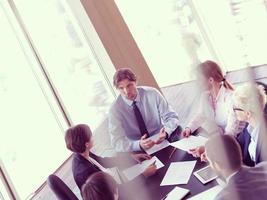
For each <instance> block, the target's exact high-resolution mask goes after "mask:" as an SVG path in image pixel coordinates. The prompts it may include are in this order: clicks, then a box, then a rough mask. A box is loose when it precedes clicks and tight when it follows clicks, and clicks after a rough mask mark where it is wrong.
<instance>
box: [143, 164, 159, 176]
mask: <svg viewBox="0 0 267 200" xmlns="http://www.w3.org/2000/svg"><path fill="white" fill-rule="evenodd" d="M156 171H157V166H156V161H155V162H154V163H152V164H151V165H149V166H148V167H147V168H146V170H145V171H144V172H143V175H144V176H145V177H149V176H152V175H153V174H155V173H156Z"/></svg>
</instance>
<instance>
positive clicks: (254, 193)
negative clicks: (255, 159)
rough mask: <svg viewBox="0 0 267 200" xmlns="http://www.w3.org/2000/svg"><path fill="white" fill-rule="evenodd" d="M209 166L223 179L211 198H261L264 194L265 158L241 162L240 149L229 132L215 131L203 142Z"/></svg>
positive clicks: (266, 184)
mask: <svg viewBox="0 0 267 200" xmlns="http://www.w3.org/2000/svg"><path fill="white" fill-rule="evenodd" d="M205 149H206V156H207V159H208V161H209V163H210V166H211V167H212V168H213V170H214V171H215V172H216V173H217V174H218V175H219V177H221V178H223V180H224V181H225V182H226V185H225V186H224V188H223V189H222V190H221V191H220V192H219V194H218V195H217V196H216V197H215V200H228V199H229V200H232V199H233V200H262V199H266V196H267V162H262V163H260V164H258V165H256V166H255V167H248V166H244V165H242V152H241V148H240V145H239V144H238V142H237V140H236V139H235V138H234V137H233V136H230V135H216V136H213V137H211V138H210V139H209V140H208V141H207V142H206V144H205Z"/></svg>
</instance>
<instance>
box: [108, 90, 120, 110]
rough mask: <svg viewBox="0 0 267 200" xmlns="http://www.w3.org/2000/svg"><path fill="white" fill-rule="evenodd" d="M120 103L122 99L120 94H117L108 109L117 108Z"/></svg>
mask: <svg viewBox="0 0 267 200" xmlns="http://www.w3.org/2000/svg"><path fill="white" fill-rule="evenodd" d="M122 103H123V99H122V96H121V94H119V96H118V97H117V98H116V99H115V101H113V103H112V104H111V106H110V108H109V111H110V112H112V111H114V110H117V108H118V107H120V106H121V104H122Z"/></svg>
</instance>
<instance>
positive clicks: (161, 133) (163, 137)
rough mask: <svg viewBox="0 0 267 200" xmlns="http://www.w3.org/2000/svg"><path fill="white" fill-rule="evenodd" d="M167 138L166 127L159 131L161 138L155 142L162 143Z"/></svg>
mask: <svg viewBox="0 0 267 200" xmlns="http://www.w3.org/2000/svg"><path fill="white" fill-rule="evenodd" d="M166 138H167V132H166V131H165V129H164V127H163V128H162V129H160V131H159V138H158V139H157V140H156V141H155V144H160V143H161V142H163V141H164V140H165V139H166Z"/></svg>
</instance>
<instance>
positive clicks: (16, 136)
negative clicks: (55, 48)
mask: <svg viewBox="0 0 267 200" xmlns="http://www.w3.org/2000/svg"><path fill="white" fill-rule="evenodd" d="M0 3H1V7H0V27H1V37H0V43H1V45H0V51H1V59H0V66H1V67H0V69H1V70H0V110H1V115H0V121H1V131H0V138H1V139H0V157H1V159H2V162H3V164H4V167H5V169H6V171H7V173H8V176H9V177H10V180H11V181H12V183H13V184H12V185H14V187H15V188H16V191H17V193H18V195H19V198H20V199H26V197H27V196H28V195H30V194H31V193H32V192H34V191H35V190H36V189H37V188H38V187H39V186H40V185H41V184H42V183H43V182H44V181H45V180H46V178H47V176H48V175H49V174H51V173H53V172H54V171H55V170H56V169H57V168H58V167H59V166H60V165H61V164H62V163H63V161H64V160H66V158H67V157H68V156H69V155H70V154H69V152H68V151H66V150H65V144H64V139H63V134H62V132H63V129H65V128H66V124H64V121H61V120H60V118H59V117H58V115H56V112H57V111H56V109H52V107H51V106H52V105H53V103H52V102H49V101H48V99H49V98H48V95H49V93H46V91H44V89H45V88H44V87H42V84H43V83H44V82H43V81H42V80H41V79H39V78H40V77H37V76H35V72H36V71H34V70H33V68H36V69H38V65H37V63H36V62H35V59H34V57H33V56H32V54H30V53H29V52H30V51H29V49H28V48H27V46H25V41H23V40H22V38H23V37H22V35H21V32H19V29H18V26H17V24H15V23H13V22H14V21H13V20H14V19H13V18H12V17H11V12H10V10H9V9H8V7H7V5H6V4H4V3H2V2H0ZM55 152H56V153H55Z"/></svg>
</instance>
